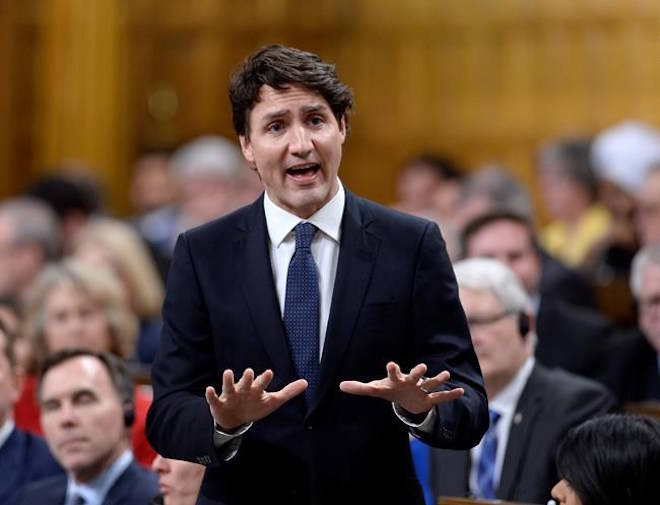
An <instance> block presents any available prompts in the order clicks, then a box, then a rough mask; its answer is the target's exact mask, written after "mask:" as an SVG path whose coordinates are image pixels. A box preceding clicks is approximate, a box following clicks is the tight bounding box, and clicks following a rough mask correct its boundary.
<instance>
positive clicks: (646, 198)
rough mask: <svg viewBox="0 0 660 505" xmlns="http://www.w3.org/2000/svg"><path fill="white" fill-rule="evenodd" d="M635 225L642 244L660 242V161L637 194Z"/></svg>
mask: <svg viewBox="0 0 660 505" xmlns="http://www.w3.org/2000/svg"><path fill="white" fill-rule="evenodd" d="M635 225H636V227H637V236H638V237H639V241H640V244H641V245H642V246H647V245H651V244H660V163H658V164H656V165H654V166H653V167H651V168H650V169H649V172H648V174H647V175H646V178H645V179H644V184H643V185H642V188H641V189H640V191H639V193H638V194H637V213H636V215H635Z"/></svg>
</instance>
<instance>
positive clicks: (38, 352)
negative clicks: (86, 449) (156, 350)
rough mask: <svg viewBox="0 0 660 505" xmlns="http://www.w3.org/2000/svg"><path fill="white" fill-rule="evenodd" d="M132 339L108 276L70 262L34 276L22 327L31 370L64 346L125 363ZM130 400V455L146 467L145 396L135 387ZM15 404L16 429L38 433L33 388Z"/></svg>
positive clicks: (116, 285)
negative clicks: (109, 355) (17, 412)
mask: <svg viewBox="0 0 660 505" xmlns="http://www.w3.org/2000/svg"><path fill="white" fill-rule="evenodd" d="M136 334H137V319H136V317H135V315H134V314H133V312H132V311H131V309H130V307H129V305H128V299H127V296H126V292H125V289H124V287H123V286H122V285H121V283H120V282H119V281H118V280H117V278H116V277H115V275H114V274H113V273H111V272H109V271H108V270H106V269H104V268H101V267H93V266H91V265H88V264H85V263H82V262H80V261H77V260H73V259H70V260H65V261H62V262H60V263H54V264H52V265H49V266H48V267H47V268H46V269H45V270H44V271H43V272H42V273H41V274H40V275H39V277H38V279H37V281H36V283H35V286H34V289H33V291H32V296H31V298H30V299H29V301H28V305H27V311H26V314H25V322H24V335H25V337H26V338H27V339H28V340H29V341H30V343H31V346H32V350H33V353H34V359H35V361H36V363H37V365H40V364H41V363H42V362H43V360H44V359H45V358H46V356H47V355H49V354H50V353H53V352H55V351H59V350H61V349H66V348H70V347H76V348H83V349H89V350H92V351H95V352H110V353H112V354H115V355H117V356H119V357H120V358H124V359H126V358H127V357H129V356H131V355H132V354H133V351H134V349H135V340H136ZM35 380H36V378H35ZM133 401H134V408H135V422H134V423H133V426H132V429H131V441H132V447H133V453H134V454H135V458H136V459H137V460H138V461H139V462H140V463H142V464H143V465H145V466H149V465H150V464H151V462H152V460H153V459H154V457H155V455H156V453H155V452H154V451H153V449H152V448H151V446H150V445H149V443H148V442H147V440H146V437H145V434H144V425H145V420H146V415H147V410H148V409H149V405H150V404H151V397H150V396H149V395H148V394H146V393H145V392H144V391H143V390H142V389H140V388H139V387H136V389H135V396H134V399H133ZM19 403H21V405H22V406H23V408H22V410H21V412H22V413H23V414H22V415H21V416H17V418H16V424H17V425H18V426H19V427H25V426H27V427H29V428H30V429H31V430H32V431H36V432H41V427H40V426H39V407H38V405H37V402H36V396H35V391H34V389H33V388H32V389H26V390H24V391H23V393H22V395H21V399H20V400H19ZM26 405H28V406H29V407H30V408H28V409H26V408H25V406H26Z"/></svg>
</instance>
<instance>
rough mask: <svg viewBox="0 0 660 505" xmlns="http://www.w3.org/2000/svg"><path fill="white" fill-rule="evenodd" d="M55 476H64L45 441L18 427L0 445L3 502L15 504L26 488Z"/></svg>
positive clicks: (0, 490)
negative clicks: (31, 483) (17, 497)
mask: <svg viewBox="0 0 660 505" xmlns="http://www.w3.org/2000/svg"><path fill="white" fill-rule="evenodd" d="M52 475H64V470H62V467H60V465H59V464H57V462H56V461H55V460H54V459H53V457H52V456H51V454H50V450H49V449H48V446H47V445H46V442H45V441H44V440H43V439H42V438H41V437H38V436H36V435H32V434H31V433H26V432H24V431H22V430H20V429H18V428H14V430H13V431H12V432H11V434H10V435H9V438H8V439H7V440H6V441H5V443H4V444H3V445H2V447H0V503H2V504H4V505H8V504H13V503H14V501H13V500H14V498H15V497H16V496H17V495H18V494H19V493H20V492H21V491H22V489H23V487H24V486H26V485H27V484H29V483H30V482H34V481H36V480H40V479H43V478H45V477H50V476H52Z"/></svg>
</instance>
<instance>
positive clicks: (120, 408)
mask: <svg viewBox="0 0 660 505" xmlns="http://www.w3.org/2000/svg"><path fill="white" fill-rule="evenodd" d="M37 393H38V400H39V404H40V406H41V425H42V427H43V430H44V435H45V437H46V441H47V442H48V445H49V447H50V448H51V451H52V452H53V454H54V455H55V458H56V459H57V460H58V462H59V463H60V464H61V465H62V467H63V468H64V469H65V470H66V472H67V475H66V476H64V475H63V476H57V477H51V478H47V479H44V480H41V481H38V482H35V483H33V484H31V485H29V486H27V487H26V489H25V492H24V493H23V496H22V501H19V502H18V503H23V504H25V505H32V504H35V503H39V504H40V505H84V504H98V505H145V504H147V503H149V501H150V500H151V499H152V498H153V497H154V496H155V495H156V493H157V492H158V482H157V478H156V475H155V474H153V473H151V472H148V471H146V470H144V469H142V468H141V467H140V466H139V465H138V464H137V463H136V462H135V460H134V458H133V455H132V453H131V451H130V425H131V424H132V422H133V418H134V413H133V406H132V402H133V382H132V380H131V378H130V376H129V374H128V371H127V370H126V368H125V367H124V366H123V365H122V363H121V362H120V361H119V360H118V359H117V358H115V357H114V356H111V355H109V354H96V353H93V352H91V351H85V350H78V349H69V350H64V351H59V352H57V353H55V354H53V355H52V356H50V357H49V358H47V359H46V362H45V363H44V366H43V371H42V374H41V378H40V381H39V385H38V389H37Z"/></svg>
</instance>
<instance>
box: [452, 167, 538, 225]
mask: <svg viewBox="0 0 660 505" xmlns="http://www.w3.org/2000/svg"><path fill="white" fill-rule="evenodd" d="M492 210H508V211H511V212H515V213H516V214H518V215H521V216H524V217H525V218H527V219H528V220H529V222H534V207H533V205H532V201H531V200H530V198H529V195H528V194H527V191H526V190H525V189H524V188H523V186H522V185H521V184H520V182H519V181H518V180H517V179H516V178H515V177H514V176H513V175H511V173H510V170H508V169H506V168H504V167H501V166H499V165H494V164H493V165H484V166H482V167H479V168H477V169H476V170H475V171H474V172H472V173H471V174H470V175H468V176H467V177H465V178H464V179H463V183H462V185H461V194H460V200H459V204H458V207H457V211H456V212H455V213H454V217H453V220H454V223H455V226H456V229H457V230H458V231H459V232H460V231H461V230H463V228H464V227H465V226H466V225H467V223H469V222H470V221H472V220H473V219H475V218H476V217H477V216H480V215H481V214H485V213H487V212H490V211H492Z"/></svg>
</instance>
